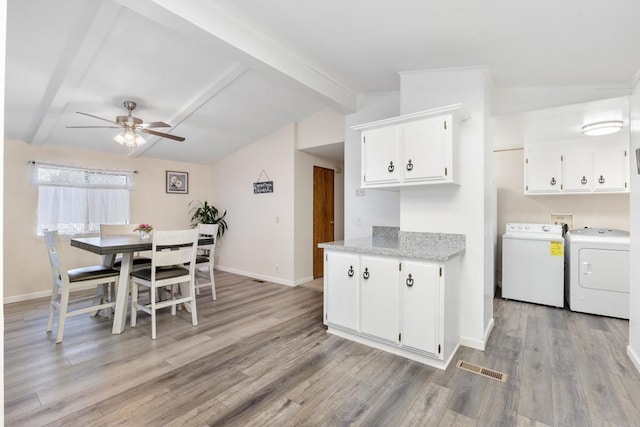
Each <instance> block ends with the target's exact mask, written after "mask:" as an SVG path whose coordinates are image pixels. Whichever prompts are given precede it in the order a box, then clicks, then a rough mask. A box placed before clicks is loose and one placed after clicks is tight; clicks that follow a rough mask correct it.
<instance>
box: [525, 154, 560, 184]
mask: <svg viewBox="0 0 640 427" xmlns="http://www.w3.org/2000/svg"><path fill="white" fill-rule="evenodd" d="M524 166H525V167H524V174H525V177H524V183H525V187H524V191H525V193H527V194H535V193H546V194H549V193H558V192H560V185H561V184H562V161H561V154H560V153H559V152H556V151H555V150H553V149H548V148H546V146H541V145H534V146H531V147H527V148H526V149H525V165H524Z"/></svg>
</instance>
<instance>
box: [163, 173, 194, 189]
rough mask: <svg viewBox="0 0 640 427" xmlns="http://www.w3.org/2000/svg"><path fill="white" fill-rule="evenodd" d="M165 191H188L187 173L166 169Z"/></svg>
mask: <svg viewBox="0 0 640 427" xmlns="http://www.w3.org/2000/svg"><path fill="white" fill-rule="evenodd" d="M167 193H172V194H187V193H189V173H188V172H176V171H167Z"/></svg>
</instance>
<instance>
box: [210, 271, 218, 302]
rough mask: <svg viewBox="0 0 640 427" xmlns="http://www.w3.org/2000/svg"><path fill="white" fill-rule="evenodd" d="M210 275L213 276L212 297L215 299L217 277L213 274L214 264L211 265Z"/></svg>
mask: <svg viewBox="0 0 640 427" xmlns="http://www.w3.org/2000/svg"><path fill="white" fill-rule="evenodd" d="M209 277H210V278H211V298H213V300H214V301H215V300H216V299H217V296H216V278H215V277H214V276H213V266H212V265H209Z"/></svg>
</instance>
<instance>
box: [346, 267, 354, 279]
mask: <svg viewBox="0 0 640 427" xmlns="http://www.w3.org/2000/svg"><path fill="white" fill-rule="evenodd" d="M353 273H354V272H353V265H351V266H349V271H347V275H348V276H349V277H353Z"/></svg>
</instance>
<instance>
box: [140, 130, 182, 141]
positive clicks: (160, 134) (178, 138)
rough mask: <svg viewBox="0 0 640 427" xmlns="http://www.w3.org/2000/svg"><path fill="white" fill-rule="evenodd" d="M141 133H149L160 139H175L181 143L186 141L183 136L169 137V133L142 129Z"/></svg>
mask: <svg viewBox="0 0 640 427" xmlns="http://www.w3.org/2000/svg"><path fill="white" fill-rule="evenodd" d="M140 132H143V133H148V134H150V135H155V136H159V137H162V138H169V139H173V140H175V141H180V142H182V141H184V138H183V137H181V136H175V135H169V134H168V133H162V132H156V131H155V130H149V129H140Z"/></svg>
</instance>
